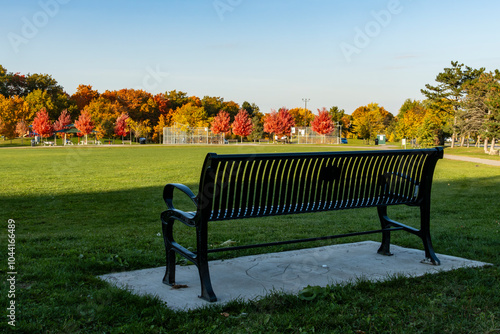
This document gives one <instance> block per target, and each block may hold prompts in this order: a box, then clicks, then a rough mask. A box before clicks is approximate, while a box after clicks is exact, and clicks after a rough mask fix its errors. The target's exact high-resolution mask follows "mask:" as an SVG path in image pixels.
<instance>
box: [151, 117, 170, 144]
mask: <svg viewBox="0 0 500 334" xmlns="http://www.w3.org/2000/svg"><path fill="white" fill-rule="evenodd" d="M168 125H169V122H168V121H167V115H164V114H162V115H160V119H159V120H158V124H156V126H155V127H154V128H153V140H156V139H158V143H160V144H161V135H162V134H163V128H165V127H167V126H168Z"/></svg>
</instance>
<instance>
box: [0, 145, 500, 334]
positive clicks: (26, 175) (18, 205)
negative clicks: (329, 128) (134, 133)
mask: <svg viewBox="0 0 500 334" xmlns="http://www.w3.org/2000/svg"><path fill="white" fill-rule="evenodd" d="M338 149H341V148H339V147H335V148H333V147H318V146H298V145H256V146H253V145H230V146H175V147H173V146H170V147H168V146H131V147H130V146H129V147H122V146H119V147H118V146H117V147H89V148H86V147H70V148H62V147H46V148H30V147H27V148H2V149H0V180H1V181H0V182H1V192H0V215H1V221H0V223H1V225H0V226H1V229H2V230H1V232H0V250H1V252H2V253H3V255H2V256H1V258H2V262H1V266H0V270H1V273H2V277H4V279H2V281H1V283H0V287H1V290H0V294H1V296H2V297H1V298H0V300H1V301H2V302H1V307H2V310H3V311H2V313H1V314H2V321H1V323H0V330H3V331H10V330H12V329H13V327H12V326H10V325H8V324H7V321H8V320H9V319H8V318H7V317H6V315H7V311H6V308H7V307H8V303H9V302H10V300H12V298H7V296H8V293H9V282H8V281H7V280H6V278H5V277H7V272H8V271H9V270H8V268H7V257H8V256H7V254H8V249H7V246H8V238H7V234H8V227H7V226H8V220H9V219H12V220H14V221H15V226H16V228H15V237H16V238H15V241H16V254H15V262H16V263H15V266H16V272H17V275H16V296H15V299H14V300H15V305H16V327H15V329H16V330H17V331H18V332H24V333H202V332H203V333H208V332H210V333H333V332H338V333H377V332H394V333H500V270H499V269H498V266H499V265H500V256H499V254H500V168H498V167H493V166H488V165H482V164H475V163H469V162H460V161H451V160H441V161H439V162H438V165H437V168H436V172H435V178H434V183H433V192H432V196H433V198H432V209H431V219H432V221H431V233H432V236H433V243H434V247H435V250H436V252H438V253H442V254H448V255H454V256H459V257H465V258H468V259H473V260H479V261H484V262H489V263H492V264H493V266H490V267H484V268H479V269H460V270H456V271H453V272H447V273H439V274H436V275H427V276H424V277H421V278H403V277H394V278H393V279H392V280H390V281H388V282H385V283H370V282H366V281H363V280H360V281H359V282H353V284H349V285H348V286H329V287H327V288H324V289H317V290H315V291H316V294H315V296H314V298H310V299H312V300H303V299H300V298H299V297H297V296H289V295H281V294H279V293H275V294H272V295H270V296H269V297H267V298H264V299H262V300H259V301H252V302H246V303H245V302H233V303H230V304H229V305H227V306H224V307H222V306H215V307H214V306H207V308H205V309H201V310H197V311H190V312H174V311H171V310H170V309H169V308H168V303H167V304H166V305H165V304H164V303H162V302H160V301H159V300H157V299H154V298H152V297H138V296H134V295H132V294H130V293H129V292H128V291H125V290H121V289H117V288H114V287H112V286H110V285H108V284H107V283H104V282H102V281H100V280H99V279H97V278H96V276H97V275H100V274H105V273H111V272H118V271H129V270H135V269H142V268H151V267H158V266H162V265H164V246H163V238H162V236H161V224H160V219H159V215H160V213H161V212H162V211H163V210H164V209H165V204H164V203H163V200H162V190H163V186H164V185H165V184H166V183H170V182H176V183H184V184H186V185H188V186H189V187H190V188H191V189H193V191H194V192H195V193H196V192H197V183H198V179H199V174H200V169H201V165H202V162H203V160H204V158H205V155H206V153H207V152H216V153H221V154H222V153H260V152H276V151H277V152H297V151H326V150H338ZM344 149H346V148H344ZM445 153H447V152H446V151H445ZM179 203H180V205H181V206H185V207H187V206H188V205H189V202H188V201H186V200H185V199H184V198H183V199H180V201H179ZM389 213H390V215H391V217H393V218H395V219H396V220H399V221H401V222H404V223H408V224H410V225H414V226H418V217H419V214H418V210H417V209H415V208H409V207H394V208H390V210H389ZM178 225H182V224H178ZM211 227H212V228H211V230H210V236H209V239H210V242H211V245H213V246H214V247H215V246H218V245H220V244H221V243H223V242H225V241H227V240H232V241H235V242H236V243H237V244H248V243H255V242H266V241H276V240H288V239H292V238H297V237H300V238H302V237H303V238H306V237H316V236H322V235H328V234H334V233H343V232H350V231H359V230H365V229H376V228H378V227H379V222H378V218H377V214H376V209H374V208H373V209H363V210H347V211H341V212H330V213H318V214H311V215H300V216H297V215H294V216H283V217H273V218H267V219H249V220H244V221H236V222H220V223H213V224H212V225H211ZM193 232H194V230H193V229H188V228H183V227H182V226H178V229H177V230H176V233H177V234H176V235H177V240H178V241H179V242H180V243H181V244H184V245H186V246H194V233H193ZM359 240H375V241H379V240H380V236H379V235H369V236H364V237H356V238H348V239H338V240H334V241H329V242H326V241H323V242H315V243H307V244H295V245H288V246H281V247H275V248H263V249H260V248H257V249H252V250H242V251H238V252H232V253H215V254H213V256H212V258H214V259H215V258H227V257H236V256H242V255H247V254H256V253H259V252H271V251H281V250H285V249H296V248H300V247H302V248H304V247H315V246H319V245H324V244H328V243H340V242H354V241H359ZM392 243H394V244H397V245H400V246H404V247H412V248H418V249H422V245H421V242H420V241H419V239H418V238H417V237H415V236H412V235H409V234H406V233H394V234H393V237H392ZM165 288H169V287H167V286H165ZM214 288H215V289H217V287H214ZM207 305H208V304H207Z"/></svg>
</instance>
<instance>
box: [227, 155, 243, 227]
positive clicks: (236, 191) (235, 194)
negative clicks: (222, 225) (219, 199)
mask: <svg viewBox="0 0 500 334" xmlns="http://www.w3.org/2000/svg"><path fill="white" fill-rule="evenodd" d="M244 172H245V161H242V160H238V161H236V162H235V165H234V167H233V173H234V177H233V178H232V182H233V183H234V184H233V185H232V186H231V189H232V193H231V192H230V193H229V201H230V203H231V202H232V205H231V217H234V218H237V217H239V215H240V211H241V208H242V207H243V204H242V197H243V194H242V193H243V184H244V183H243V174H244ZM231 198H234V201H231Z"/></svg>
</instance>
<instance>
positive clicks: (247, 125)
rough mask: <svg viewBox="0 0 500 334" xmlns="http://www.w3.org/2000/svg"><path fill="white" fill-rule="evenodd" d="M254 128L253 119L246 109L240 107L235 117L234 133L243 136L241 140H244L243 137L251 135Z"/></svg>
mask: <svg viewBox="0 0 500 334" xmlns="http://www.w3.org/2000/svg"><path fill="white" fill-rule="evenodd" d="M252 130H253V124H252V120H251V119H250V117H249V116H248V113H247V111H246V110H245V109H240V111H239V112H238V114H237V115H236V116H235V117H234V122H233V133H234V134H235V135H238V136H241V142H243V137H246V136H249V135H250V134H251V133H252Z"/></svg>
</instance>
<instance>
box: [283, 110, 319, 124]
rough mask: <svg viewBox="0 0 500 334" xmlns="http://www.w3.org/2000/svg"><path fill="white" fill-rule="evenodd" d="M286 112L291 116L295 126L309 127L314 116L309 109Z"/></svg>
mask: <svg viewBox="0 0 500 334" xmlns="http://www.w3.org/2000/svg"><path fill="white" fill-rule="evenodd" d="M288 112H289V113H290V114H291V115H292V117H293V119H294V121H295V125H296V126H310V125H311V122H312V121H313V120H314V114H313V113H312V112H311V110H309V109H305V108H293V109H290V110H289V111H288Z"/></svg>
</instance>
